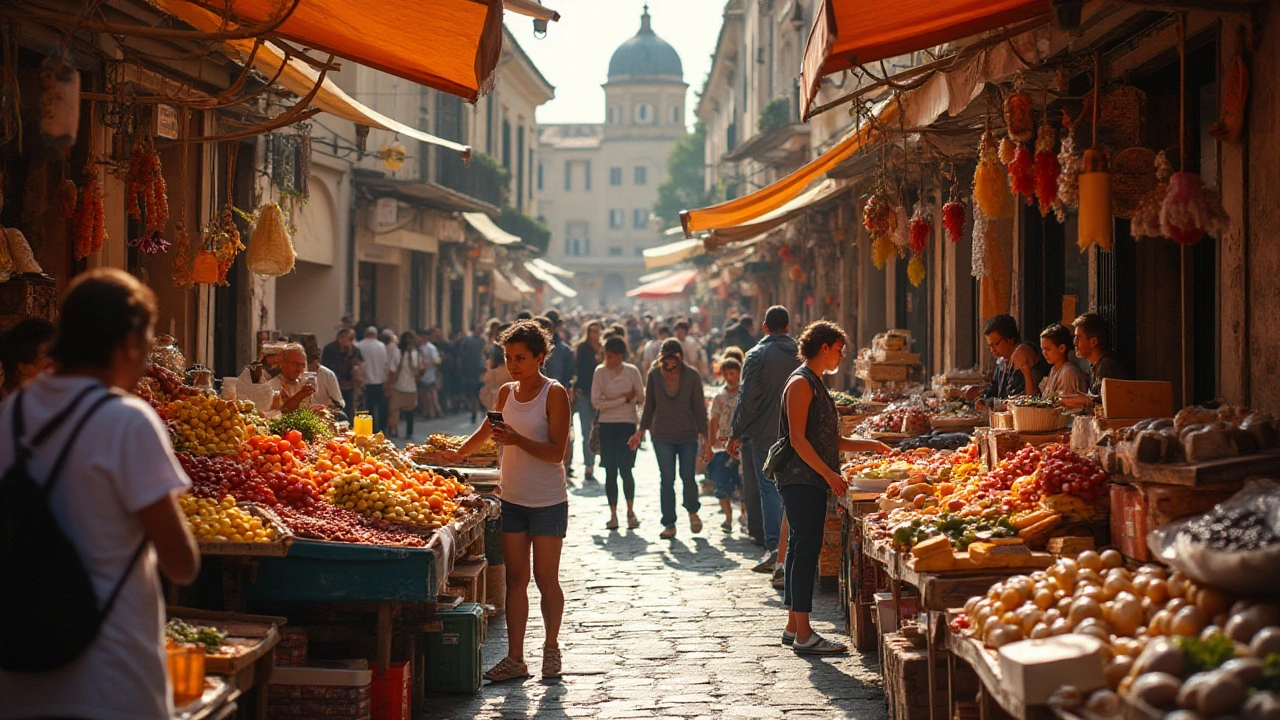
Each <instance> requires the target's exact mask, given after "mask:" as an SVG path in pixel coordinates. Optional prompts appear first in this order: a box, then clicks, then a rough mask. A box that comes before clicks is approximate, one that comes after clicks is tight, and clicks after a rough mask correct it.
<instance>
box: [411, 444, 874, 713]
mask: <svg viewBox="0 0 1280 720" xmlns="http://www.w3.org/2000/svg"><path fill="white" fill-rule="evenodd" d="M650 447H651V445H650ZM580 470H581V468H579V473H578V474H579V478H578V481H577V482H575V487H574V488H571V490H570V506H569V507H570V521H569V536H568V538H566V540H565V550H564V560H563V564H562V569H561V578H562V582H563V585H564V590H565V596H566V612H565V622H564V629H563V632H562V635H561V647H562V648H563V650H564V668H565V676H564V678H563V679H562V680H560V681H555V682H552V681H542V680H541V679H540V678H539V677H538V669H539V664H540V660H541V646H542V637H543V633H542V623H541V618H540V617H539V616H538V599H537V590H536V588H535V587H534V586H533V584H532V583H531V584H530V592H531V598H530V606H531V608H532V611H531V617H530V622H529V639H528V642H527V644H526V647H527V648H528V650H527V654H528V656H527V657H526V660H528V662H529V669H530V672H531V673H532V674H533V677H532V678H530V679H528V680H526V681H524V682H523V683H521V682H518V681H515V682H511V683H505V684H499V685H492V686H486V687H484V688H482V689H481V691H480V692H479V693H478V694H477V695H475V696H469V697H458V696H454V697H444V698H441V697H438V696H437V697H434V698H431V700H430V704H429V705H428V706H427V707H426V708H424V709H423V710H424V711H425V717H428V718H464V717H465V718H470V717H476V718H523V717H537V718H577V717H599V718H645V717H690V718H693V717H749V718H772V717H782V716H784V715H786V716H788V717H823V718H831V717H856V718H859V719H862V720H878V719H879V718H883V717H885V716H886V708H885V705H884V699H883V694H882V692H881V689H880V679H879V668H878V666H877V665H876V663H875V660H874V658H873V659H871V660H869V661H865V662H864V660H863V658H862V657H861V656H860V655H859V654H857V653H856V652H855V653H851V654H850V655H848V656H845V657H836V658H812V657H803V656H797V655H795V654H794V653H793V652H792V651H791V650H790V649H788V648H784V647H782V646H781V645H780V644H779V642H778V637H779V635H780V633H781V631H782V627H783V623H784V617H785V616H784V612H783V610H782V601H781V596H782V593H781V591H780V590H775V589H773V588H772V587H770V585H769V582H768V577H767V576H765V575H760V574H756V573H752V572H751V570H750V568H751V566H752V565H753V564H754V563H755V562H756V561H757V559H758V557H759V555H760V553H761V550H760V548H759V547H758V546H757V545H755V544H754V543H753V542H752V540H751V538H750V537H749V536H747V535H746V533H745V532H743V531H741V530H740V529H739V528H736V527H735V529H734V531H733V532H732V533H726V532H725V531H724V530H723V529H721V527H720V523H721V522H722V520H723V517H722V516H721V514H720V510H719V507H718V505H716V501H715V499H714V498H713V497H710V496H704V497H703V498H702V500H703V509H702V512H701V516H702V519H703V522H704V525H705V527H704V528H703V531H702V532H701V533H700V534H698V535H694V534H692V533H691V532H690V530H689V525H688V521H687V519H683V518H682V519H681V521H680V524H679V534H678V535H677V537H676V539H674V540H671V541H664V540H660V539H658V533H659V532H660V531H661V530H662V528H661V526H660V525H659V524H658V516H659V508H658V468H657V463H656V462H655V460H654V457H653V454H652V451H651V450H650V451H642V452H641V454H640V457H639V458H638V462H637V467H636V481H637V503H636V505H637V507H636V512H637V514H638V515H639V516H640V518H641V520H642V522H643V524H642V526H641V527H640V528H639V529H638V530H633V531H627V530H619V531H609V530H606V529H605V527H604V525H605V522H606V521H607V520H608V510H607V505H606V503H605V498H604V489H603V485H602V484H596V485H587V486H585V487H583V486H582V484H581V482H580V479H581V472H580ZM681 514H682V515H683V512H682V513H681ZM624 520H625V518H624ZM735 524H736V518H735ZM624 525H625V522H624ZM816 602H817V607H816V608H815V612H814V626H815V628H816V629H817V630H818V632H820V633H823V634H825V635H827V636H829V637H832V638H834V639H837V640H842V641H847V640H848V638H847V636H845V635H843V633H842V631H841V630H842V622H841V621H840V620H839V609H838V605H837V601H836V597H835V594H834V593H822V592H820V593H819V594H818V596H817V598H816ZM505 654H506V629H505V623H504V622H503V620H502V618H498V619H497V620H495V621H494V622H493V623H491V624H490V626H489V639H488V642H487V644H486V645H485V648H484V656H485V667H486V668H487V667H489V666H491V665H492V664H493V663H495V662H497V661H498V660H500V659H501V658H502V657H503V656H504V655H505Z"/></svg>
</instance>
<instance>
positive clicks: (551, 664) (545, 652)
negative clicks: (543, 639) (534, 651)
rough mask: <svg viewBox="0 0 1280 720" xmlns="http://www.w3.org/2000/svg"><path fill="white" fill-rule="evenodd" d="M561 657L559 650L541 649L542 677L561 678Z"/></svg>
mask: <svg viewBox="0 0 1280 720" xmlns="http://www.w3.org/2000/svg"><path fill="white" fill-rule="evenodd" d="M560 663H561V655H560V648H558V647H546V646H543V648H542V677H544V678H558V677H560V676H561V668H560Z"/></svg>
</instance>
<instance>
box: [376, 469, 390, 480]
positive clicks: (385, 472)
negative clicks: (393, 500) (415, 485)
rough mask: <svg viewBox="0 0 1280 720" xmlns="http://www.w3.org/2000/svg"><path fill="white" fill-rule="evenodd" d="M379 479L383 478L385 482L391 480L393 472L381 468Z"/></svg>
mask: <svg viewBox="0 0 1280 720" xmlns="http://www.w3.org/2000/svg"><path fill="white" fill-rule="evenodd" d="M378 477H380V478H382V479H383V480H390V479H391V471H390V470H388V469H386V468H380V469H379V470H378Z"/></svg>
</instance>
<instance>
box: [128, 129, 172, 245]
mask: <svg viewBox="0 0 1280 720" xmlns="http://www.w3.org/2000/svg"><path fill="white" fill-rule="evenodd" d="M125 202H126V205H127V207H128V210H129V217H131V218H133V219H134V220H136V221H137V222H138V223H139V224H141V225H142V228H143V234H144V235H147V234H152V233H156V232H159V233H164V229H165V225H167V224H168V222H169V195H168V188H167V187H166V185H165V181H164V174H163V171H162V169H161V167H160V156H159V155H158V154H156V149H155V146H154V145H152V143H151V140H150V138H144V137H143V136H142V135H141V134H140V135H138V137H137V138H136V139H135V140H134V142H133V151H132V155H131V156H130V157H129V168H128V170H127V171H126V173H125ZM149 242H150V243H151V244H154V242H155V241H154V240H151V241H149Z"/></svg>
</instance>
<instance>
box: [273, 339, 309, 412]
mask: <svg viewBox="0 0 1280 720" xmlns="http://www.w3.org/2000/svg"><path fill="white" fill-rule="evenodd" d="M306 369H307V351H306V350H305V349H303V347H302V346H301V345H299V344H298V343H289V344H287V345H285V346H284V349H283V351H282V352H281V353H280V374H279V375H277V376H275V377H273V378H271V379H270V380H268V381H267V387H269V388H271V390H272V392H273V394H274V395H275V400H274V401H273V402H272V404H271V406H270V409H269V410H267V411H265V412H263V415H264V416H266V417H267V419H275V418H278V417H280V416H281V415H284V414H285V413H291V412H293V411H294V410H297V409H298V408H300V407H305V403H306V401H307V399H308V398H310V397H311V396H312V395H314V394H315V392H316V388H315V386H314V385H309V384H307V383H306V382H304V381H303V378H302V373H303V372H305V371H306ZM259 409H261V408H259Z"/></svg>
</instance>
